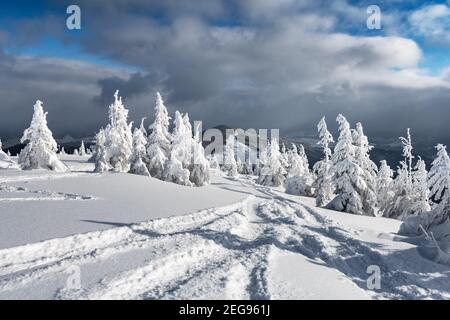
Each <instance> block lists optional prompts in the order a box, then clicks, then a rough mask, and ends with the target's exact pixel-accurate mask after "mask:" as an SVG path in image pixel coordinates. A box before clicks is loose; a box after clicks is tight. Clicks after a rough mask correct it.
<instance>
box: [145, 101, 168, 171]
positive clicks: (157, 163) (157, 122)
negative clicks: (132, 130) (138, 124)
mask: <svg viewBox="0 0 450 320" xmlns="http://www.w3.org/2000/svg"><path fill="white" fill-rule="evenodd" d="M169 120H170V117H169V115H168V113H167V109H166V107H165V106H164V101H163V100H162V98H161V95H160V94H159V92H157V93H156V103H155V118H154V120H153V123H152V124H151V125H150V127H149V129H150V130H151V133H150V135H149V137H148V143H147V167H148V169H149V172H150V174H151V175H152V177H156V178H159V179H163V175H164V166H165V163H166V161H167V159H168V157H169V154H170V143H171V139H172V138H171V136H170V133H169Z"/></svg>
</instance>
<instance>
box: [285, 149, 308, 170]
mask: <svg viewBox="0 0 450 320" xmlns="http://www.w3.org/2000/svg"><path fill="white" fill-rule="evenodd" d="M287 159H288V163H289V169H288V172H287V178H291V177H295V176H302V175H304V174H305V171H306V170H307V168H305V166H304V159H302V157H301V156H300V155H299V153H298V149H297V145H295V144H294V143H293V144H292V147H291V149H289V150H288V151H287Z"/></svg>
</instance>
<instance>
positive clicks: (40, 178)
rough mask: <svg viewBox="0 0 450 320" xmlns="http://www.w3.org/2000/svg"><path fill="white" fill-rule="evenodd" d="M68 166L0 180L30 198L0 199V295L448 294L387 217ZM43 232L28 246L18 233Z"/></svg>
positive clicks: (274, 192) (265, 191)
mask: <svg viewBox="0 0 450 320" xmlns="http://www.w3.org/2000/svg"><path fill="white" fill-rule="evenodd" d="M77 159H78V158H77ZM75 160H76V159H66V161H67V163H68V164H69V165H70V166H71V167H72V169H75V167H77V168H78V169H77V170H78V171H80V172H72V173H68V174H65V175H64V176H61V175H56V174H49V173H48V172H42V171H41V172H39V173H35V172H25V171H23V172H21V171H17V172H13V171H1V172H0V175H1V177H2V178H1V180H2V182H1V185H2V186H3V188H5V189H4V190H3V189H1V190H0V199H5V198H8V195H9V196H10V197H11V198H14V199H20V198H23V199H28V198H36V199H33V200H23V201H22V200H14V201H6V200H5V201H3V200H2V201H3V202H2V203H0V208H1V209H0V210H1V211H0V217H1V218H2V221H3V220H5V219H4V217H7V221H9V222H8V223H9V224H8V223H7V226H6V227H5V226H4V224H0V232H1V240H2V241H4V240H6V241H8V240H7V237H5V236H3V234H4V233H6V234H7V235H8V236H11V237H13V238H14V239H15V240H14V241H12V242H11V241H10V242H9V243H10V244H8V245H4V243H3V242H2V247H3V248H4V249H2V250H0V298H1V299H12V298H18V299H32V298H36V299H449V298H450V279H449V272H450V268H449V267H448V266H444V265H440V264H437V263H434V262H432V261H430V260H427V259H425V258H424V257H422V256H421V255H420V254H419V250H417V247H416V246H415V245H414V244H411V243H408V242H407V241H405V240H407V239H406V238H402V237H400V236H398V235H396V232H397V231H398V228H399V225H400V222H399V221H395V220H390V219H383V218H371V217H365V216H355V215H349V214H345V213H339V212H333V211H329V210H325V209H319V208H316V207H315V206H314V199H311V198H305V197H297V196H289V195H286V194H284V193H283V192H282V190H280V189H274V188H268V187H262V186H258V185H256V184H255V183H254V182H253V180H252V179H250V178H248V177H240V178H238V179H227V178H224V177H221V176H215V177H214V178H213V182H212V184H211V185H210V186H208V187H202V188H188V187H180V186H177V185H174V184H169V183H164V182H160V181H156V180H155V179H151V178H146V177H139V176H134V175H122V174H120V175H114V174H104V175H95V174H91V173H87V172H83V171H85V170H88V169H89V164H86V162H85V159H81V160H80V159H79V160H76V161H78V162H75ZM149 181H150V182H149ZM20 188H23V190H22V189H20ZM197 192H198V195H199V196H197ZM9 193H10V194H9ZM133 193H137V194H133ZM200 195H201V196H200ZM40 197H42V198H48V199H44V200H42V199H41V200H39V199H38V198H40ZM196 197H197V198H196ZM50 198H52V200H51V199H50ZM161 199H164V205H162V200H161ZM110 202H112V203H110ZM213 202H215V203H213ZM44 204H45V206H44ZM39 205H43V206H42V208H40V209H38V208H39ZM5 206H7V209H6V210H5ZM71 208H72V209H71ZM73 208H78V209H73ZM58 215H60V216H62V218H60V217H58ZM31 216H33V218H30V217H31ZM15 219H16V220H17V223H13V222H11V221H14V220H15ZM52 219H55V220H54V221H53V222H52ZM77 219H78V220H77ZM80 219H81V220H83V221H79V220H80ZM41 220H44V221H45V222H41ZM86 221H91V222H92V223H89V222H86ZM77 222H78V223H77ZM22 224H26V225H29V226H28V227H23V226H22V227H21V225H22ZM45 224H50V225H49V226H48V230H47V235H45V233H44V231H43V230H41V231H39V232H38V235H37V236H34V237H31V238H34V239H36V240H33V241H29V239H30V236H28V235H26V234H21V233H23V232H30V233H32V232H33V230H34V229H33V228H34V227H33V226H34V225H41V226H44V225H45ZM86 226H89V227H86ZM8 228H18V229H17V231H16V230H15V229H13V230H12V231H11V230H8ZM20 228H22V229H20ZM84 228H87V229H84ZM15 231H16V233H19V234H18V235H14V232H15ZM88 231H89V232H88ZM46 239H48V240H46ZM41 240H44V241H41ZM39 241H40V242H39ZM26 242H29V244H27V245H23V244H24V243H26ZM409 242H411V241H409ZM369 266H378V267H379V268H380V270H381V287H380V289H369V288H368V286H367V279H368V278H369V276H370V275H371V274H368V273H367V268H368V267H369ZM74 279H75V281H74ZM77 280H80V282H79V283H78V281H77Z"/></svg>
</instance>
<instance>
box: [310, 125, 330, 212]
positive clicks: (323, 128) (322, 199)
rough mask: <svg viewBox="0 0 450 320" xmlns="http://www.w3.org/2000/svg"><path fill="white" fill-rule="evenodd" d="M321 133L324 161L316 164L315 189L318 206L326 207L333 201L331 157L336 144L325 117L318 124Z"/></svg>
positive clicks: (320, 143)
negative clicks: (332, 148) (333, 145)
mask: <svg viewBox="0 0 450 320" xmlns="http://www.w3.org/2000/svg"><path fill="white" fill-rule="evenodd" d="M317 130H318V131H319V142H318V143H317V144H319V145H320V146H321V147H322V149H323V159H322V160H321V161H318V162H316V163H315V164H314V167H313V170H314V173H315V174H316V176H317V179H316V181H315V184H314V187H315V189H316V205H317V206H318V207H323V206H326V205H327V204H328V203H329V202H330V201H331V199H333V183H332V176H331V156H332V152H331V149H330V144H331V143H334V139H333V136H332V135H331V133H330V132H329V131H328V128H327V123H326V121H325V117H323V118H322V119H321V120H320V121H319V123H318V124H317Z"/></svg>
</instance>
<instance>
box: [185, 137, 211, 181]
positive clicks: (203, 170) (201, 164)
mask: <svg viewBox="0 0 450 320" xmlns="http://www.w3.org/2000/svg"><path fill="white" fill-rule="evenodd" d="M192 158H193V159H192V160H193V164H192V166H191V167H190V169H191V170H190V171H191V174H190V176H189V180H190V181H191V182H192V183H193V184H195V185H196V186H198V187H200V186H203V185H206V184H208V183H209V181H210V178H211V176H210V167H209V162H208V160H207V159H206V157H205V149H204V148H203V146H202V143H201V141H199V142H197V141H195V140H194V141H193V151H192Z"/></svg>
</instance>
